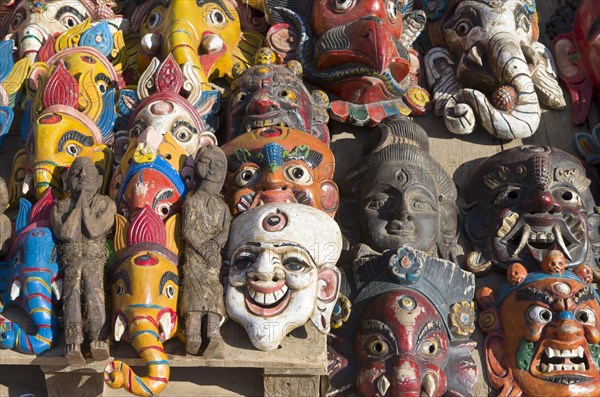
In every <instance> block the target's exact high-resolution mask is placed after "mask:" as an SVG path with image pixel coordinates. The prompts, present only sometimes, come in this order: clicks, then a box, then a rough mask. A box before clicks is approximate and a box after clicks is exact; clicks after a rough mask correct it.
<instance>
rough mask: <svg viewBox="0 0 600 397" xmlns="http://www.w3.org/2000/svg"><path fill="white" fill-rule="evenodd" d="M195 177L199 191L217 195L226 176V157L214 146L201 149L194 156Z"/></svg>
mask: <svg viewBox="0 0 600 397" xmlns="http://www.w3.org/2000/svg"><path fill="white" fill-rule="evenodd" d="M196 175H197V176H198V178H199V179H200V189H202V190H210V193H213V194H218V193H219V192H220V191H221V188H222V187H223V183H224V182H225V176H226V175H227V157H225V153H223V150H221V148H220V147H218V146H216V145H210V146H204V147H201V148H200V150H199V151H198V155H197V156H196Z"/></svg>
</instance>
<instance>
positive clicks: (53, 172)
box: [25, 105, 112, 199]
mask: <svg viewBox="0 0 600 397" xmlns="http://www.w3.org/2000/svg"><path fill="white" fill-rule="evenodd" d="M32 138H33V146H32V149H31V151H30V153H29V156H28V157H29V159H28V164H29V167H28V168H29V170H28V171H29V173H31V174H32V176H33V187H34V188H35V196H36V198H38V199H39V198H41V197H42V196H43V194H44V192H45V191H46V189H48V187H52V189H53V190H54V192H55V193H57V194H58V195H59V196H62V191H63V189H62V181H61V173H62V172H63V170H65V169H68V168H69V167H70V166H71V163H73V161H74V160H75V159H76V158H77V157H79V156H85V157H88V158H90V159H91V160H92V161H93V162H94V163H95V164H96V166H97V167H98V168H100V170H101V173H102V174H103V175H105V176H106V175H107V174H108V172H109V171H110V165H111V163H112V153H111V151H110V149H109V148H108V147H107V146H106V145H104V144H103V143H102V135H101V133H100V131H99V129H98V127H97V126H96V125H95V124H94V122H93V121H91V120H90V119H88V118H86V117H85V116H82V114H81V113H78V112H77V111H75V110H74V109H71V108H68V107H66V106H64V105H55V106H51V107H49V108H48V109H46V111H45V112H44V114H43V115H42V116H40V117H39V118H38V119H37V121H36V123H35V126H34V133H33V134H32ZM25 179H26V180H27V179H29V178H27V177H26V178H25ZM106 180H107V178H105V181H106Z"/></svg>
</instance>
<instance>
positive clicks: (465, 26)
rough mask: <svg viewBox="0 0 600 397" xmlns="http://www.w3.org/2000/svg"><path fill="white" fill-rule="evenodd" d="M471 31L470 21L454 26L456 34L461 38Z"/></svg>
mask: <svg viewBox="0 0 600 397" xmlns="http://www.w3.org/2000/svg"><path fill="white" fill-rule="evenodd" d="M471 29H473V24H472V23H471V22H470V21H467V20H465V21H462V22H460V23H459V24H458V25H456V33H457V34H458V35H459V36H461V37H463V36H466V35H467V34H468V33H469V32H470V31H471Z"/></svg>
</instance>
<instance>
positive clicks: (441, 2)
mask: <svg viewBox="0 0 600 397" xmlns="http://www.w3.org/2000/svg"><path fill="white" fill-rule="evenodd" d="M447 3H448V1H447V0H425V1H423V11H425V14H427V18H429V19H431V20H436V19H438V18H439V17H441V16H442V13H443V12H444V10H445V9H446V4H447Z"/></svg>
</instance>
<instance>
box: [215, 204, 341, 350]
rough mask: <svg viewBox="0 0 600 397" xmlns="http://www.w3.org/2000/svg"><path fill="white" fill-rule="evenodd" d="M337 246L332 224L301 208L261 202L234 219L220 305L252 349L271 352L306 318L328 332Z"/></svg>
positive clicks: (319, 213)
mask: <svg viewBox="0 0 600 397" xmlns="http://www.w3.org/2000/svg"><path fill="white" fill-rule="evenodd" d="M341 244H342V235H341V233H340V229H339V227H338V225H337V223H336V222H335V221H334V220H333V219H331V218H330V217H329V216H328V215H327V214H325V213H324V212H323V211H319V210H317V209H314V208H311V207H309V206H306V205H299V204H290V203H271V204H265V205H262V206H260V207H257V208H253V209H251V210H248V211H246V212H244V213H243V214H241V215H240V216H238V217H237V218H236V219H234V221H233V223H232V224H231V228H230V234H229V241H228V243H227V261H228V262H229V263H230V270H229V278H228V286H227V291H226V294H225V305H226V308H227V313H228V315H229V317H230V318H231V319H232V320H234V321H235V322H237V323H239V324H241V325H242V326H243V327H244V328H245V329H246V331H247V332H248V336H249V337H250V341H251V342H252V344H253V345H254V346H255V347H256V348H257V349H260V350H264V351H268V350H273V349H276V348H277V346H279V344H280V342H281V341H282V339H283V338H284V337H285V336H286V335H287V334H288V333H289V332H291V331H293V330H294V329H296V328H298V327H302V326H303V325H305V324H306V323H307V322H308V321H309V320H311V321H312V323H313V325H314V326H315V327H316V328H317V329H318V330H319V331H320V332H322V333H326V332H328V331H329V321H330V318H331V312H332V310H333V307H334V306H335V302H336V299H337V296H338V289H339V283H340V273H339V271H338V269H337V268H336V267H335V263H336V261H337V259H338V257H339V255H340V252H341Z"/></svg>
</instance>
